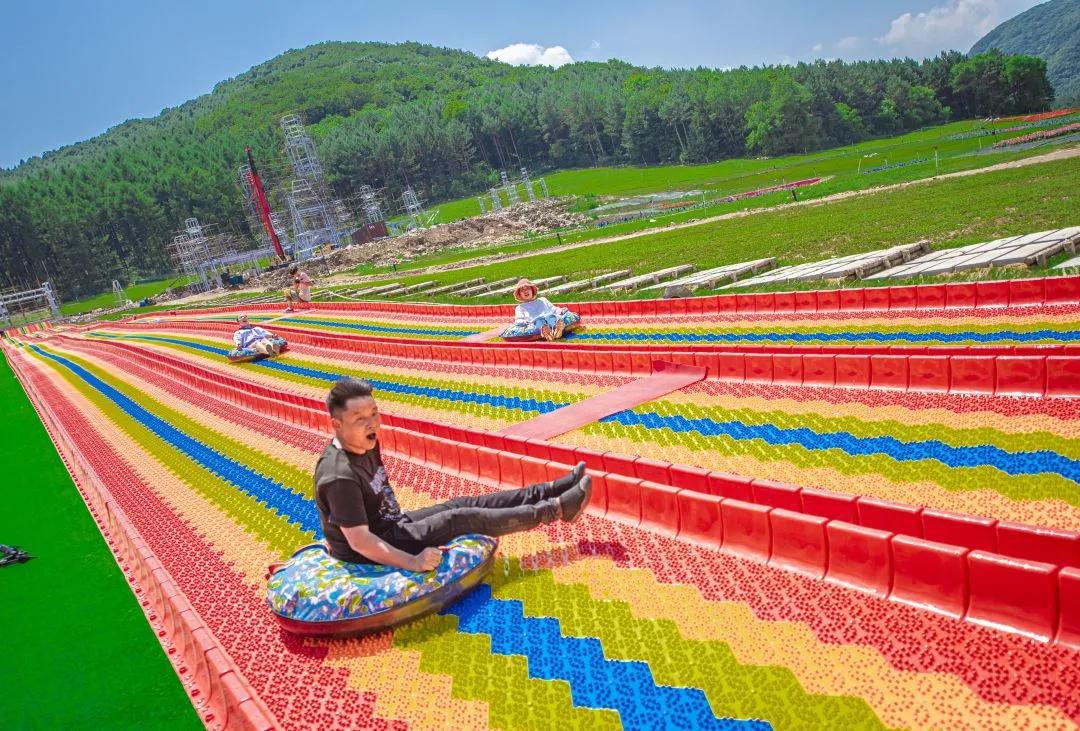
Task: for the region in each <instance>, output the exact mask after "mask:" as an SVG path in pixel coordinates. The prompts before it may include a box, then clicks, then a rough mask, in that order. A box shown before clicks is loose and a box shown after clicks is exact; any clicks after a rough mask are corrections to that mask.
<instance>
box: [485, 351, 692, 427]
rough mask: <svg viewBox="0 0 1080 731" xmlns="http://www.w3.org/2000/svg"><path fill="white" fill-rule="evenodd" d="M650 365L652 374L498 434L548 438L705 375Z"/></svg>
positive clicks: (680, 367) (675, 366)
mask: <svg viewBox="0 0 1080 731" xmlns="http://www.w3.org/2000/svg"><path fill="white" fill-rule="evenodd" d="M652 366H653V372H652V375H649V376H645V377H644V378H639V379H637V380H635V381H631V382H630V383H624V384H623V385H621V386H619V387H617V388H614V389H612V390H611V391H607V392H606V393H602V394H599V395H597V396H592V397H591V398H587V399H585V400H584V401H578V402H577V403H574V404H570V405H569V406H564V407H563V408H561V409H557V410H555V411H550V412H548V413H546V414H543V415H541V416H538V417H536V418H535V419H530V420H528V421H523V422H519V423H517V424H514V425H513V426H509V427H507V428H506V429H503V430H501V432H500V433H501V434H503V435H505V436H512V437H519V438H522V439H550V438H551V437H555V436H558V435H559V434H565V433H566V432H568V431H573V430H574V429H577V428H579V427H582V426H585V425H586V424H591V423H593V422H594V421H597V420H598V419H603V418H604V417H605V416H611V415H612V414H617V413H619V412H620V411H625V410H627V409H632V408H634V407H635V406H640V405H641V404H643V403H645V402H646V401H652V400H653V399H655V398H659V397H660V396H664V395H666V394H669V393H671V392H672V391H678V390H679V389H680V388H685V387H686V386H689V385H690V384H691V383H697V382H698V381H700V380H702V379H703V378H705V369H704V368H698V367H695V366H687V365H679V364H677V363H667V362H665V361H662V360H660V361H655V362H654V363H653V364H652Z"/></svg>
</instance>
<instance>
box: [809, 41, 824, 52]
mask: <svg viewBox="0 0 1080 731" xmlns="http://www.w3.org/2000/svg"><path fill="white" fill-rule="evenodd" d="M824 48H825V46H823V45H821V44H820V43H815V44H814V45H812V46H811V47H810V50H811V51H812V52H814V53H821V51H822V50H823V49H824Z"/></svg>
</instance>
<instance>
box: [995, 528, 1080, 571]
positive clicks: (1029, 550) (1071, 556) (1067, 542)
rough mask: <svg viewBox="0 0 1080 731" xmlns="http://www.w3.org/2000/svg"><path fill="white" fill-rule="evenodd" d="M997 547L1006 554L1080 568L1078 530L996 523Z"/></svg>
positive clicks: (1079, 535) (1079, 538) (1079, 536)
mask: <svg viewBox="0 0 1080 731" xmlns="http://www.w3.org/2000/svg"><path fill="white" fill-rule="evenodd" d="M997 549H998V552H1000V553H1003V554H1005V555H1006V556H1016V557H1017V558H1023V559H1027V560H1029V561H1045V562H1046V563H1052V564H1057V565H1058V566H1074V567H1080V533H1075V532H1073V531H1065V530H1057V529H1054V528H1041V527H1036V526H1031V525H1023V524H1022V523H1010V522H1005V523H998V524H997Z"/></svg>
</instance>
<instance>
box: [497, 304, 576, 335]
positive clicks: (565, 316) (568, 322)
mask: <svg viewBox="0 0 1080 731" xmlns="http://www.w3.org/2000/svg"><path fill="white" fill-rule="evenodd" d="M560 317H562V321H563V335H565V334H566V333H572V332H574V331H575V330H580V329H581V315H579V314H578V313H576V312H570V311H569V310H567V311H565V312H563V313H562V314H561V315H560ZM499 337H501V338H502V339H503V340H506V341H508V342H511V343H531V342H533V341H535V340H539V339H540V328H539V327H538V326H536V325H511V326H510V327H508V328H506V329H505V330H503V331H502V335H500V336H499Z"/></svg>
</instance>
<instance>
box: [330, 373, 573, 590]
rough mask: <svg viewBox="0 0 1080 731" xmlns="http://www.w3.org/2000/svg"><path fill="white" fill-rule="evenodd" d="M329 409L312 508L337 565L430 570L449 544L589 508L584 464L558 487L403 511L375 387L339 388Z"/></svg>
mask: <svg viewBox="0 0 1080 731" xmlns="http://www.w3.org/2000/svg"><path fill="white" fill-rule="evenodd" d="M326 407H327V410H328V411H329V412H330V417H331V422H332V424H333V427H334V438H333V440H332V441H331V442H330V444H328V445H327V446H326V449H325V450H324V451H323V453H322V456H320V457H319V461H318V463H317V464H316V466H315V505H316V507H317V508H318V511H319V520H320V523H321V525H322V529H323V535H324V536H325V537H326V543H327V546H328V549H329V553H330V555H331V556H332V557H334V558H335V559H338V560H339V561H345V562H352V563H378V564H384V565H386V566H392V567H395V568H398V569H403V570H406V571H431V570H433V569H435V568H436V567H437V566H439V564H440V561H441V560H442V558H443V552H444V550H445V548H446V544H447V543H449V542H451V541H453V540H455V539H457V538H459V537H461V536H465V535H467V534H481V535H482V536H502V535H506V534H508V533H516V532H519V531H526V530H529V529H531V528H535V527H537V526H539V525H542V524H546V523H553V522H555V521H556V520H562V521H565V522H568V523H569V522H573V521H574V520H576V519H577V518H578V517H579V516H580V515H581V514H582V512H584V510H585V507H586V506H587V505H588V503H589V496H590V493H591V487H592V486H591V480H590V478H589V477H588V476H587V475H585V474H584V472H585V463H584V462H582V463H579V464H578V465H577V466H576V467H574V469H573V470H571V471H570V472H569V473H567V474H566V475H564V476H562V477H560V478H559V479H557V480H555V481H554V482H542V483H539V484H536V485H530V486H528V487H523V488H518V489H514V490H505V491H503V492H496V493H490V494H487V495H476V496H468V497H459V498H455V499H453V500H450V501H448V502H445V503H440V504H438V505H431V506H429V507H426V508H420V509H419V510H410V511H403V510H402V509H401V507H400V506H399V505H398V501H397V498H396V497H395V496H394V490H393V488H391V486H390V481H389V479H388V477H387V474H386V469H385V468H384V467H383V463H382V454H381V453H380V451H379V429H380V427H381V422H380V421H379V408H378V405H377V404H376V403H375V398H374V397H373V396H372V393H371V386H370V385H369V384H368V383H367V382H365V381H359V380H355V379H345V380H342V381H339V382H338V383H337V385H335V386H334V388H333V389H331V391H330V394H329V395H328V396H327V397H326Z"/></svg>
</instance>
